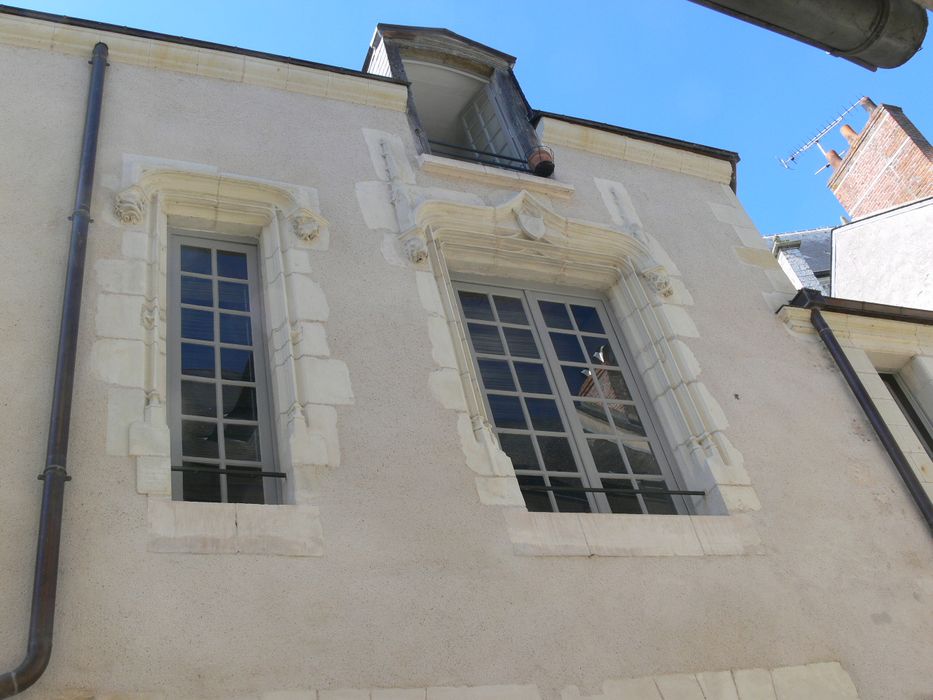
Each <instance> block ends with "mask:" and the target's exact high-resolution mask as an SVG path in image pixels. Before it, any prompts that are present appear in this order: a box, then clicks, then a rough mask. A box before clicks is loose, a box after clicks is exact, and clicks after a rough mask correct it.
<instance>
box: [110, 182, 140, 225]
mask: <svg viewBox="0 0 933 700" xmlns="http://www.w3.org/2000/svg"><path fill="white" fill-rule="evenodd" d="M145 213H146V193H145V192H143V189H142V188H141V187H139V186H138V185H133V186H132V187H128V188H126V189H125V190H123V191H122V192H118V193H117V195H116V196H115V197H114V200H113V215H114V216H115V217H117V220H118V221H119V222H120V223H121V224H123V225H124V226H136V225H138V224H140V223H142V220H143V216H144V215H145Z"/></svg>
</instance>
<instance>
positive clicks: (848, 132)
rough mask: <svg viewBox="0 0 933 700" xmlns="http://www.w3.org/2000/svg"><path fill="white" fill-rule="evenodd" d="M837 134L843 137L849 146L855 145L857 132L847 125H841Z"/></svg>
mask: <svg viewBox="0 0 933 700" xmlns="http://www.w3.org/2000/svg"><path fill="white" fill-rule="evenodd" d="M839 133H841V134H842V135H843V136H844V137H845V140H846V141H848V142H849V145H850V146H851V145H852V144H853V143H855V139H857V138H858V132H857V131H856V130H855V129H853V128H852V127H851V126H849V125H848V124H843V125H842V128H841V129H839Z"/></svg>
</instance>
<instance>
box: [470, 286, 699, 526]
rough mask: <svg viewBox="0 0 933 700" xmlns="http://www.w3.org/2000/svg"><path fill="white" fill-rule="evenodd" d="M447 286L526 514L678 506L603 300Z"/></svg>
mask: <svg viewBox="0 0 933 700" xmlns="http://www.w3.org/2000/svg"><path fill="white" fill-rule="evenodd" d="M455 286H456V291H457V297H458V300H459V303H460V310H461V313H462V315H463V320H464V325H465V326H466V331H467V337H468V339H469V343H470V349H471V351H472V355H473V359H474V362H475V364H476V370H477V372H478V374H479V379H480V382H481V384H482V388H483V394H484V396H485V400H486V407H487V409H488V411H489V416H490V418H491V420H492V423H493V426H494V429H495V432H496V435H497V437H498V440H499V444H500V445H501V447H502V449H503V451H505V453H506V454H507V455H509V457H510V458H511V459H512V464H513V466H514V467H515V473H516V476H517V478H518V482H519V485H520V486H521V489H522V493H523V494H524V497H525V503H526V505H527V507H528V509H529V510H533V511H561V512H608V513H677V512H685V511H686V506H685V504H684V502H683V499H682V497H681V496H680V495H678V494H676V493H674V494H672V493H670V492H672V491H674V492H676V491H677V485H676V482H675V480H674V476H673V473H672V472H671V470H670V468H669V466H668V460H667V459H666V458H665V454H664V450H663V449H662V448H661V444H662V443H661V440H660V439H659V435H658V434H657V433H656V432H655V429H654V428H653V426H652V424H651V421H650V420H649V409H648V408H647V405H646V402H645V400H644V397H643V396H642V393H641V391H640V390H639V386H638V384H639V383H638V382H637V381H636V378H635V376H634V374H633V372H632V369H631V367H630V365H629V363H628V361H627V359H626V358H625V356H624V354H623V351H622V347H621V344H620V342H619V338H618V337H617V336H616V334H615V332H614V331H613V329H612V326H611V325H610V323H609V317H608V315H607V313H606V311H605V307H604V305H603V303H602V301H600V300H596V299H586V298H576V297H569V296H561V295H554V294H542V293H537V292H530V291H519V290H514V289H505V288H495V287H487V286H477V285H473V284H467V283H457V284H456V285H455Z"/></svg>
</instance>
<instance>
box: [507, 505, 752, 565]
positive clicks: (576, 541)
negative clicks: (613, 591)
mask: <svg viewBox="0 0 933 700" xmlns="http://www.w3.org/2000/svg"><path fill="white" fill-rule="evenodd" d="M505 519H506V525H507V527H508V531H509V539H511V541H512V547H513V550H514V552H515V554H518V555H523V556H580V557H591V556H598V557H677V556H680V557H700V556H736V555H743V554H761V553H763V552H762V548H761V541H760V540H759V538H758V534H757V533H756V532H755V530H754V528H753V527H752V524H751V522H750V521H749V520H748V517H747V516H743V515H614V514H608V513H531V512H529V511H527V510H524V509H518V508H513V509H509V510H507V511H505Z"/></svg>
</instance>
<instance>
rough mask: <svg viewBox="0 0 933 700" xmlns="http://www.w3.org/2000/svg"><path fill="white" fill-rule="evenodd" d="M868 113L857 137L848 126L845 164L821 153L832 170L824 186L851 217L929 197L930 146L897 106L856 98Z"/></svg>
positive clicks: (932, 178)
mask: <svg viewBox="0 0 933 700" xmlns="http://www.w3.org/2000/svg"><path fill="white" fill-rule="evenodd" d="M859 102H860V103H861V105H862V107H864V108H865V110H866V111H867V112H869V117H868V122H867V123H866V124H865V127H864V128H863V129H862V133H861V136H859V134H857V133H856V132H855V130H854V129H852V128H851V127H849V126H847V125H846V126H843V127H842V128H841V129H840V133H841V134H842V135H843V136H844V137H845V139H846V140H847V141H848V142H849V152H848V153H847V154H846V157H845V160H840V158H839V155H838V154H837V153H836V152H835V151H829V152H828V153H827V154H826V160H828V161H829V164H830V165H831V166H832V167H833V175H832V177H830V178H829V183H828V184H829V188H830V189H831V190H832V192H833V194H834V195H835V196H836V199H838V200H839V203H840V204H842V206H843V207H844V208H845V210H846V211H847V212H848V214H849V217H850V218H852V219H860V218H862V217H864V216H868V215H869V214H873V213H875V212H879V211H884V210H886V209H891V208H892V207H896V206H899V205H901V204H906V203H907V202H912V201H914V200H917V199H922V198H924V197H930V196H933V146H931V145H930V143H929V142H928V141H927V140H926V139H925V138H924V137H923V134H921V133H920V132H919V131H918V130H917V127H916V126H914V124H913V123H912V122H911V121H910V120H909V119H908V118H907V117H906V116H905V115H904V112H903V111H901V108H900V107H895V106H894V105H886V104H881V105H876V104H875V103H874V102H873V101H872V100H871V99H870V98H868V97H863V98H862V99H861V100H859Z"/></svg>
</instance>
